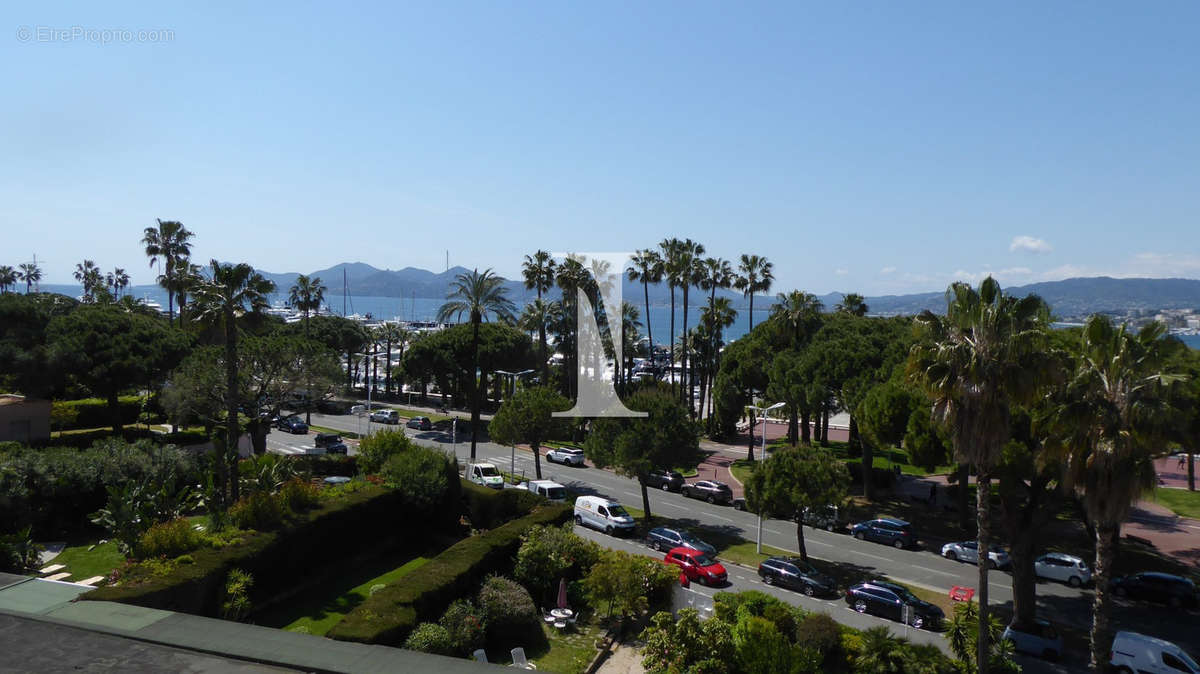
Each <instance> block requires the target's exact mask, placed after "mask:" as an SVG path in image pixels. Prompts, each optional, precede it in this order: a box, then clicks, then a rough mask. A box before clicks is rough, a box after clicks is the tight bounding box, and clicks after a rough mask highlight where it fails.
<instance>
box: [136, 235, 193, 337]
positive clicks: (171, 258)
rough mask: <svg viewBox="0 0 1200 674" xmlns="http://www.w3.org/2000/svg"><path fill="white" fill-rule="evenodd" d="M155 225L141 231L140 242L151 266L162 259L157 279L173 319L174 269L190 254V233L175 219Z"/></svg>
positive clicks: (183, 262)
mask: <svg viewBox="0 0 1200 674" xmlns="http://www.w3.org/2000/svg"><path fill="white" fill-rule="evenodd" d="M155 220H156V222H157V223H158V226H157V227H147V228H146V229H145V230H144V231H143V233H142V244H143V245H144V246H145V247H146V255H147V256H148V257H149V258H150V266H151V267H153V266H154V265H155V263H156V262H158V259H159V258H162V261H163V274H162V276H161V278H160V279H159V285H161V286H162V287H163V288H164V289H165V290H166V291H167V315H168V316H169V318H170V320H175V295H176V293H178V292H179V287H178V283H177V282H176V276H177V273H176V270H178V269H182V268H184V265H186V264H187V263H186V262H185V260H186V259H187V258H188V257H189V256H190V255H191V254H192V244H191V243H190V239H191V238H192V233H191V232H190V231H188V229H187V228H186V227H184V226H183V223H182V222H176V221H175V220H159V219H157V218H156V219H155Z"/></svg>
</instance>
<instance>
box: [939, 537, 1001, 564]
mask: <svg viewBox="0 0 1200 674" xmlns="http://www.w3.org/2000/svg"><path fill="white" fill-rule="evenodd" d="M942 556H943V557H945V558H946V559H953V560H957V561H960V562H970V563H972V564H978V563H979V543H978V542H977V541H960V542H958V543H947V544H945V545H943V546H942ZM988 560H989V561H990V562H991V568H993V569H1003V568H1006V567H1007V566H1008V565H1009V564H1010V562H1011V560H1009V558H1008V553H1007V552H1005V550H1004V548H1002V547H1000V546H999V545H993V546H992V549H991V551H990V552H988Z"/></svg>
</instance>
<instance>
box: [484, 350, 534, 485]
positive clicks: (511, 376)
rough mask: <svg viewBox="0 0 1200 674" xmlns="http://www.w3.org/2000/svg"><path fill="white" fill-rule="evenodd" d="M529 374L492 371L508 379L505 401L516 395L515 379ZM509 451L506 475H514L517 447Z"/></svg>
mask: <svg viewBox="0 0 1200 674" xmlns="http://www.w3.org/2000/svg"><path fill="white" fill-rule="evenodd" d="M531 372H533V370H521V371H520V372H509V371H507V370H493V371H492V373H493V374H499V375H503V376H505V377H508V391H507V392H506V393H505V398H504V399H505V401H507V400H508V399H509V398H510V397H512V396H514V395H516V393H517V377H524V376H525V375H527V374H530V373H531ZM509 450H510V451H509V453H510V455H511V456H510V457H509V465H508V474H509V475H516V474H517V446H516V445H515V444H514V445H512V447H510V448H509Z"/></svg>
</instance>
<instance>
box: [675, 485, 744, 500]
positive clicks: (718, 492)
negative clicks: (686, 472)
mask: <svg viewBox="0 0 1200 674" xmlns="http://www.w3.org/2000/svg"><path fill="white" fill-rule="evenodd" d="M680 492H681V493H682V494H683V495H684V496H687V497H688V498H698V499H701V500H704V501H708V502H709V503H733V490H732V489H730V488H729V485H727V484H725V483H724V482H717V481H716V480H700V481H699V482H693V483H691V484H685V485H683V487H682V488H681V489H680Z"/></svg>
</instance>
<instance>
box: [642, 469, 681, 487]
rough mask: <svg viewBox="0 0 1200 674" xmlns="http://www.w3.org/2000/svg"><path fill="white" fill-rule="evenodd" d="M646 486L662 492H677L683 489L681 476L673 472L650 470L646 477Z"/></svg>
mask: <svg viewBox="0 0 1200 674" xmlns="http://www.w3.org/2000/svg"><path fill="white" fill-rule="evenodd" d="M646 486H647V487H656V488H658V489H662V490H663V491H679V490H680V489H682V488H683V476H682V475H680V474H679V473H676V472H675V471H673V470H652V471H650V473H649V474H648V475H646Z"/></svg>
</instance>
